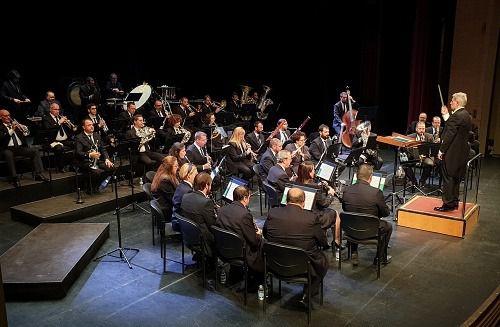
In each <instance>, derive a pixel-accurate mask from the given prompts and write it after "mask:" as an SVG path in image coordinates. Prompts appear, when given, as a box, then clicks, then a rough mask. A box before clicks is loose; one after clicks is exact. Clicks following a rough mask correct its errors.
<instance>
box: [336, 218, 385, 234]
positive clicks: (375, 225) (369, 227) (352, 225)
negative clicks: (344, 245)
mask: <svg viewBox="0 0 500 327" xmlns="http://www.w3.org/2000/svg"><path fill="white" fill-rule="evenodd" d="M340 221H341V226H342V229H343V230H344V233H345V235H346V236H349V237H351V238H353V239H358V240H364V239H369V238H376V237H377V236H378V233H379V226H380V218H378V217H376V216H374V215H369V214H363V213H356V212H341V213H340Z"/></svg>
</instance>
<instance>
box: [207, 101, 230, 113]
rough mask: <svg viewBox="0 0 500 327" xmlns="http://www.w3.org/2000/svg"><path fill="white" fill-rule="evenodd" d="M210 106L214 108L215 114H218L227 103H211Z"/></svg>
mask: <svg viewBox="0 0 500 327" xmlns="http://www.w3.org/2000/svg"><path fill="white" fill-rule="evenodd" d="M211 106H212V107H214V108H215V113H218V112H220V111H222V110H223V109H224V108H225V107H226V106H227V102H226V100H222V101H221V102H217V101H212V104H211Z"/></svg>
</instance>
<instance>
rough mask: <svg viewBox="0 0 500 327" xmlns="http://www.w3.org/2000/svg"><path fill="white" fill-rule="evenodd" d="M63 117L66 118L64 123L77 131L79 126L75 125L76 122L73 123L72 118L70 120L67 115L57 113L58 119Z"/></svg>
mask: <svg viewBox="0 0 500 327" xmlns="http://www.w3.org/2000/svg"><path fill="white" fill-rule="evenodd" d="M63 118H64V119H66V120H65V121H64V122H63V124H66V125H68V127H69V128H71V129H72V130H74V131H76V128H77V127H76V125H75V124H73V123H72V122H71V120H69V118H68V117H66V116H61V115H57V119H58V120H61V119H63Z"/></svg>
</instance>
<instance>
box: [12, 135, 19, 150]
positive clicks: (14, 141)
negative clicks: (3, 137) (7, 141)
mask: <svg viewBox="0 0 500 327" xmlns="http://www.w3.org/2000/svg"><path fill="white" fill-rule="evenodd" d="M11 136H12V144H14V146H15V147H16V148H18V147H19V142H17V137H16V132H14V133H13V134H12V135H11Z"/></svg>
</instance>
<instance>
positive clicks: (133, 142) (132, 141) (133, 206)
mask: <svg viewBox="0 0 500 327" xmlns="http://www.w3.org/2000/svg"><path fill="white" fill-rule="evenodd" d="M139 140H140V138H133V139H127V140H122V141H120V142H121V143H124V144H128V153H129V165H130V171H129V181H128V183H129V186H130V188H131V196H132V203H129V204H128V205H126V206H125V207H123V208H121V209H119V210H125V209H130V210H131V211H135V209H136V207H137V208H139V209H141V210H142V211H144V212H145V213H147V214H150V213H151V212H150V211H149V210H147V209H146V208H143V207H142V206H141V205H140V204H139V203H137V200H136V199H135V193H134V189H135V186H134V177H133V176H134V173H135V172H134V163H133V160H132V147H133V146H136V147H137V144H138V143H139Z"/></svg>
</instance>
